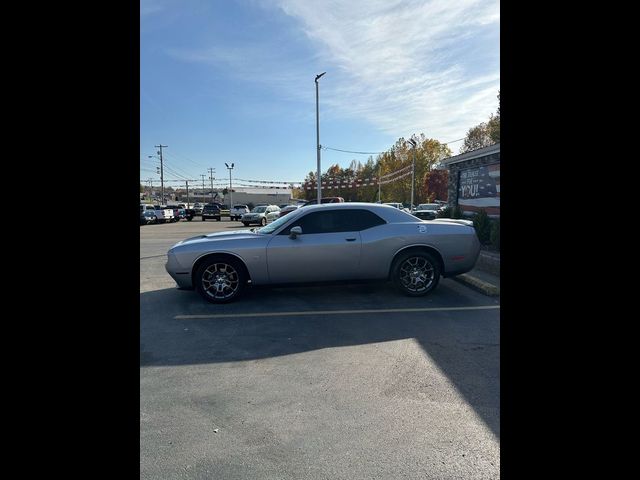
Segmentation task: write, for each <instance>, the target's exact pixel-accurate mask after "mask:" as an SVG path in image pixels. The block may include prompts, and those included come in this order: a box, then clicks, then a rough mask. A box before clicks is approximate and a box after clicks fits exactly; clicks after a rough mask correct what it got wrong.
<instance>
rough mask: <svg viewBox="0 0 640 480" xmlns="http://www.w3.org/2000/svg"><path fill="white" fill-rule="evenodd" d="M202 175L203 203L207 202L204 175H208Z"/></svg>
mask: <svg viewBox="0 0 640 480" xmlns="http://www.w3.org/2000/svg"><path fill="white" fill-rule="evenodd" d="M200 176H201V177H202V203H207V202H206V198H205V196H204V177H206V175H200Z"/></svg>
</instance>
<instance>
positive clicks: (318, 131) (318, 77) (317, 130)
mask: <svg viewBox="0 0 640 480" xmlns="http://www.w3.org/2000/svg"><path fill="white" fill-rule="evenodd" d="M325 73H327V72H322V73H321V74H320V75H316V80H315V82H316V147H317V149H318V179H317V180H318V204H320V203H322V202H321V200H322V188H321V186H322V185H321V182H320V112H319V104H318V80H319V79H320V77H322V76H323V75H324V74H325Z"/></svg>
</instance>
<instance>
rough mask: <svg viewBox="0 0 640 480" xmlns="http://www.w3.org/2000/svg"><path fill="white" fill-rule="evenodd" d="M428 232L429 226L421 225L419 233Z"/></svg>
mask: <svg viewBox="0 0 640 480" xmlns="http://www.w3.org/2000/svg"><path fill="white" fill-rule="evenodd" d="M426 231H427V226H426V225H420V226H419V227H418V232H420V233H425V232H426Z"/></svg>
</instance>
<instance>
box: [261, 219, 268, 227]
mask: <svg viewBox="0 0 640 480" xmlns="http://www.w3.org/2000/svg"><path fill="white" fill-rule="evenodd" d="M266 224H267V219H266V218H264V217H262V220H260V225H262V226H263V227H264V226H265V225H266Z"/></svg>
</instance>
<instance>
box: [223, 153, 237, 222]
mask: <svg viewBox="0 0 640 480" xmlns="http://www.w3.org/2000/svg"><path fill="white" fill-rule="evenodd" d="M224 164H225V165H226V166H227V168H228V169H229V195H230V200H229V201H230V204H229V210H231V209H232V208H233V185H232V184H231V170H233V166H234V165H235V164H234V163H232V164H231V166H229V164H228V163H227V162H225V163H224Z"/></svg>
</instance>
